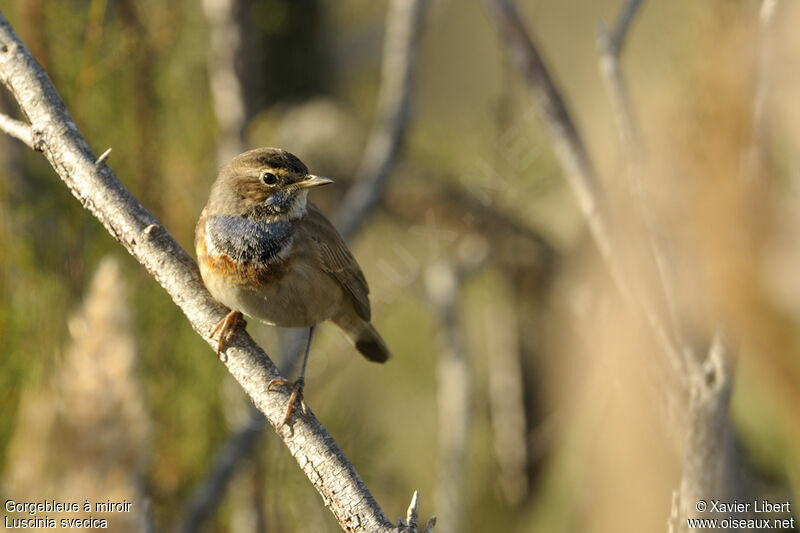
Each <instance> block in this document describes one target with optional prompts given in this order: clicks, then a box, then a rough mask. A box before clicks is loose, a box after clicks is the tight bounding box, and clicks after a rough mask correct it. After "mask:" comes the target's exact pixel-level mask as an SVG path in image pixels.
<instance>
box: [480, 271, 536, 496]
mask: <svg viewBox="0 0 800 533" xmlns="http://www.w3.org/2000/svg"><path fill="white" fill-rule="evenodd" d="M503 288H504V287H503ZM497 293H500V294H497ZM511 301H512V300H511V298H510V295H508V294H507V291H504V290H498V291H495V293H494V294H493V295H492V297H491V298H488V299H487V302H486V304H485V306H484V308H483V309H482V311H483V323H484V324H485V333H484V337H485V339H486V346H487V348H488V351H487V353H491V354H492V356H491V362H490V364H489V413H490V415H491V419H492V441H493V442H492V444H493V447H494V454H495V460H496V462H497V465H498V475H497V477H498V479H499V484H500V488H501V490H502V492H503V495H504V496H505V498H506V500H507V501H508V502H509V503H511V504H512V505H519V504H521V503H522V502H523V501H524V499H525V497H526V496H527V494H528V478H527V466H528V445H527V442H526V437H527V435H526V432H527V430H526V425H525V400H524V397H523V396H524V388H525V384H524V382H523V372H522V365H521V362H520V338H519V325H518V317H517V316H516V313H515V312H514V310H513V309H512V307H511V306H512V304H511Z"/></svg>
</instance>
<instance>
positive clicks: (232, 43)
mask: <svg viewBox="0 0 800 533" xmlns="http://www.w3.org/2000/svg"><path fill="white" fill-rule="evenodd" d="M240 8H241V2H240V0H203V12H204V13H205V15H206V20H208V24H209V29H210V34H211V36H210V40H211V42H210V46H209V58H208V79H209V85H210V87H211V100H212V102H213V105H214V116H215V117H216V119H217V127H218V128H219V134H218V139H217V162H218V163H219V164H220V165H222V164H224V163H227V162H228V161H230V160H231V159H232V158H233V157H235V156H236V155H237V154H239V153H241V152H243V151H244V143H243V140H242V134H243V132H244V127H245V121H246V118H247V117H246V113H247V106H246V104H245V99H244V87H243V84H242V79H241V76H239V74H238V72H237V71H236V66H237V65H239V64H240V61H239V57H240V55H241V53H242V42H243V37H242V28H241V25H240V24H239V22H238V17H239V10H240Z"/></svg>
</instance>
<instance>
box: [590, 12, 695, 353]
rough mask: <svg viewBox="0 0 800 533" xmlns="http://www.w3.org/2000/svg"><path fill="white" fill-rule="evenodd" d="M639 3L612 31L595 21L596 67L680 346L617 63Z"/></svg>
mask: <svg viewBox="0 0 800 533" xmlns="http://www.w3.org/2000/svg"><path fill="white" fill-rule="evenodd" d="M641 4H642V0H628V2H627V3H626V4H625V6H624V8H623V9H622V11H621V12H620V14H619V16H618V17H617V24H616V28H615V29H614V31H613V33H609V31H608V29H607V28H606V25H605V24H603V23H602V22H600V23H598V25H597V48H598V50H599V52H600V58H599V63H600V65H599V67H600V74H601V75H602V77H603V80H604V81H605V83H606V89H607V90H608V93H609V96H610V98H611V104H612V107H613V108H614V117H615V118H616V122H617V131H618V132H619V136H620V141H621V143H622V147H623V151H624V153H625V154H626V155H627V159H628V164H627V169H626V175H627V177H628V190H629V194H630V196H631V202H632V203H633V205H634V207H635V210H636V213H637V215H638V217H639V219H640V221H641V223H642V226H643V227H644V231H645V234H646V235H645V238H646V240H647V245H648V248H649V251H650V254H651V256H652V258H653V262H654V263H655V267H656V272H657V274H658V276H657V277H658V282H659V289H660V296H661V299H662V300H663V302H664V306H665V307H666V310H667V318H668V320H669V326H670V329H671V332H672V336H673V338H675V339H676V341H675V342H676V343H677V345H678V347H679V348H680V347H681V346H682V344H683V343H682V342H681V338H680V328H679V326H678V323H677V322H678V321H677V314H678V313H677V305H676V302H675V288H674V285H675V284H674V283H673V281H672V280H673V276H672V273H671V271H670V263H669V261H668V260H667V258H666V256H665V253H664V250H663V249H662V247H661V246H660V245H659V242H660V241H659V238H658V235H659V231H658V227H657V225H656V223H655V221H654V220H653V214H652V209H650V202H649V201H648V198H647V194H645V189H644V184H643V183H642V177H641V176H642V172H643V165H642V158H643V148H642V141H641V134H640V132H639V129H638V128H637V127H636V121H635V120H634V116H633V109H632V107H631V103H630V98H629V97H628V90H627V84H626V83H625V81H624V80H623V77H622V69H621V67H620V56H621V55H622V51H623V46H624V43H625V40H626V37H627V33H628V30H629V29H630V27H631V23H632V22H633V19H634V17H635V16H636V13H637V12H638V8H639V7H640V6H641ZM685 363H686V365H687V366H689V365H691V364H692V363H693V361H692V360H690V359H688V358H687V359H685Z"/></svg>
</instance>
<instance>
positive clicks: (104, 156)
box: [94, 148, 111, 167]
mask: <svg viewBox="0 0 800 533" xmlns="http://www.w3.org/2000/svg"><path fill="white" fill-rule="evenodd" d="M109 155H111V148H109V149H108V150H106V151H105V152H103V153H102V154H101V155H100V157H98V158H97V161H95V162H94V166H96V167H99V166H100V163H102V162H104V161H105V160H106V159H108V156H109Z"/></svg>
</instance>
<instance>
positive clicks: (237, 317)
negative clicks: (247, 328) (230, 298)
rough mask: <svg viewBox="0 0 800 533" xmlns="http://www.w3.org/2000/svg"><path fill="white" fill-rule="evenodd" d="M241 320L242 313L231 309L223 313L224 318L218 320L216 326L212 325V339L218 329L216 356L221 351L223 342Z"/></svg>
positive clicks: (228, 337) (229, 336)
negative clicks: (225, 313)
mask: <svg viewBox="0 0 800 533" xmlns="http://www.w3.org/2000/svg"><path fill="white" fill-rule="evenodd" d="M241 321H242V313H240V312H239V311H231V312H230V313H228V314H227V315H225V318H223V319H222V320H220V321H219V323H218V324H217V325H216V326H214V330H213V331H212V332H211V338H212V339H213V338H214V335H216V334H217V332H218V331H219V344H218V345H217V355H218V356H219V355H220V354H221V353H222V347H223V346H224V345H225V342H226V341H227V340H228V339H230V338H231V334H232V333H233V330H234V329H236V326H237V325H238V324H239V322H241Z"/></svg>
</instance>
